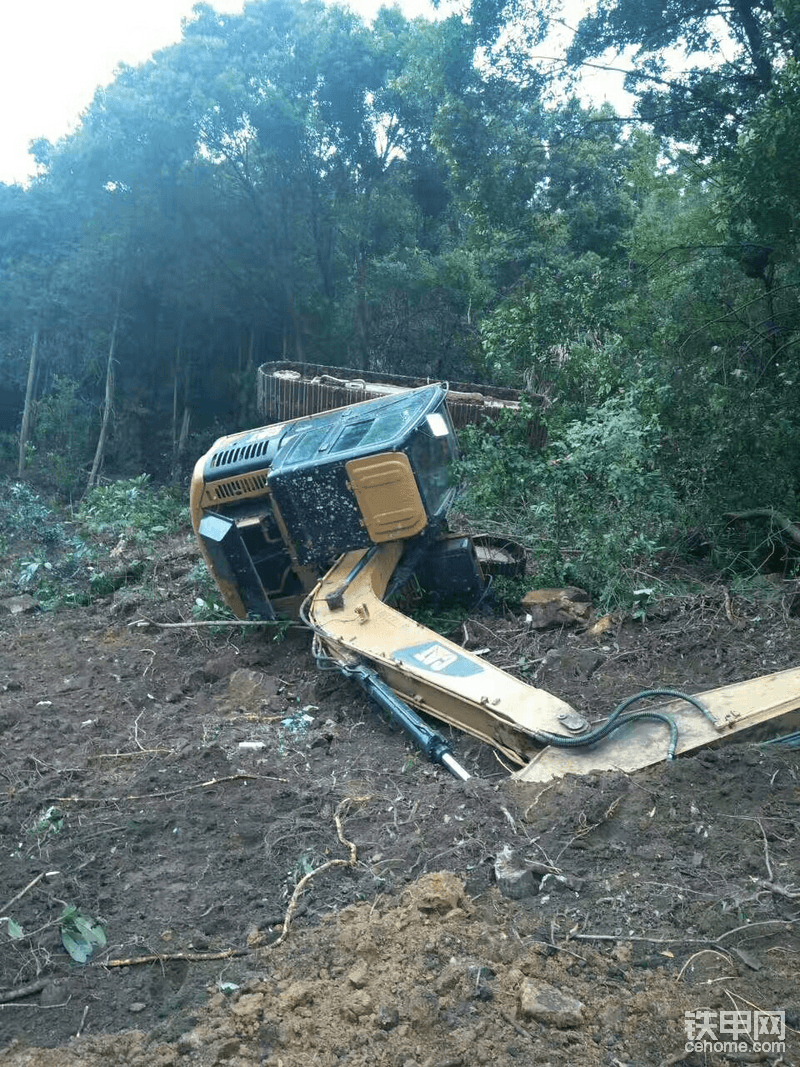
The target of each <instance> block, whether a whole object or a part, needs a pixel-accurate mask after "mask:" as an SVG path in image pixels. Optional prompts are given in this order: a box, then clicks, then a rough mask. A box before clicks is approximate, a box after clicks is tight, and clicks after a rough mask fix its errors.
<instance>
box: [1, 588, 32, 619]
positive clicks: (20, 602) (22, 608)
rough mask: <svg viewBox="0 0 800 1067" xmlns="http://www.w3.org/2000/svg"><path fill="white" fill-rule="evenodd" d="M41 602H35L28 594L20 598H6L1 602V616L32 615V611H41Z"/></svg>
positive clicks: (23, 594)
mask: <svg viewBox="0 0 800 1067" xmlns="http://www.w3.org/2000/svg"><path fill="white" fill-rule="evenodd" d="M39 607H40V605H39V601H38V600H34V598H33V597H32V596H30V595H29V594H28V593H22V594H21V595H20V596H10V597H6V599H5V600H0V614H6V615H30V613H31V612H32V611H38V610H39Z"/></svg>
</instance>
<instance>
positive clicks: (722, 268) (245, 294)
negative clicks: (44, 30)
mask: <svg viewBox="0 0 800 1067" xmlns="http://www.w3.org/2000/svg"><path fill="white" fill-rule="evenodd" d="M559 17H560V16H559V12H558V10H557V7H556V4H555V2H554V0H509V2H508V3H503V2H502V0H472V4H471V6H470V7H469V8H468V9H466V10H465V11H464V12H463V13H461V14H457V15H455V14H453V15H450V16H449V17H443V18H441V19H439V20H437V21H427V20H424V19H408V18H406V17H405V16H404V15H403V14H402V13H401V12H400V10H399V9H398V8H384V9H383V10H381V11H380V13H379V14H378V15H377V17H376V18H375V20H374V22H373V23H372V24H368V23H366V22H365V21H363V20H362V19H360V18H359V17H358V16H357V15H355V14H353V13H351V12H350V11H349V10H347V9H345V8H343V7H339V6H336V5H325V4H322V3H321V2H319V0H307V2H305V3H299V2H297V0H291V2H289V0H251V2H250V3H248V4H246V6H245V8H244V11H243V13H242V14H240V15H223V14H219V13H217V12H215V11H214V10H213V9H212V8H210V7H208V6H206V5H204V4H199V5H198V6H197V7H196V8H195V9H194V15H193V17H192V18H191V19H190V20H188V21H187V23H186V24H185V27H184V34H183V39H182V40H181V41H180V42H179V43H178V44H176V45H174V46H173V47H170V48H168V49H165V50H164V51H162V52H159V53H157V54H155V55H154V56H153V57H152V59H151V60H150V61H148V62H147V63H145V64H143V65H142V66H140V67H137V68H132V67H123V68H122V69H120V70H119V72H118V75H117V77H116V78H115V80H114V82H113V83H112V84H110V85H108V86H107V87H105V88H103V89H100V90H98V92H97V94H96V96H95V98H94V100H93V102H92V104H91V106H90V107H89V108H88V109H87V111H86V112H85V114H84V115H83V116H82V119H81V122H80V125H79V127H78V128H77V129H76V130H75V132H74V133H72V134H71V135H70V136H68V137H66V138H65V139H64V140H63V141H61V142H59V143H57V144H51V143H49V142H46V141H40V142H37V143H36V145H35V155H36V159H37V162H38V166H39V173H38V177H37V178H35V179H34V180H33V181H32V182H31V184H30V185H29V186H28V187H26V188H23V187H20V186H16V185H3V184H0V419H1V420H2V421H1V422H0V431H2V433H0V454H2V461H3V464H4V467H5V469H6V471H7V473H9V474H13V475H16V476H17V477H18V478H23V477H30V478H32V479H38V480H39V482H40V483H44V484H48V485H49V486H51V487H56V488H58V489H59V490H60V491H62V492H63V493H64V494H66V495H72V496H73V497H76V496H79V495H80V494H81V493H82V491H83V490H84V489H85V487H86V486H87V484H94V483H97V482H98V480H99V479H100V478H101V477H102V476H106V477H110V476H116V475H133V474H137V473H139V472H142V471H146V472H148V473H151V474H152V475H153V476H154V477H156V478H158V479H162V480H168V479H170V478H172V479H174V480H177V481H180V479H181V478H185V474H186V471H187V469H188V465H189V464H190V463H191V460H192V459H193V458H194V457H195V456H196V455H198V454H199V453H200V452H201V451H202V450H203V448H204V447H205V446H206V445H207V443H208V442H209V441H210V440H211V439H212V438H213V436H215V435H216V434H219V433H220V432H231V431H233V430H236V429H242V428H245V427H246V426H248V425H252V424H253V423H254V422H255V421H257V419H258V415H257V412H256V410H255V368H256V367H257V366H258V365H259V364H260V363H262V362H265V361H271V360H281V359H290V360H296V361H308V362H312V363H324V364H332V365H337V366H348V367H356V368H364V369H369V370H375V371H391V372H395V373H405V374H415V375H429V376H432V377H434V378H441V379H460V380H467V381H485V382H488V383H494V384H498V385H510V386H514V387H517V388H521V389H525V390H527V391H528V392H529V393H530V396H531V404H533V405H536V406H537V407H538V408H539V409H540V410H541V418H542V419H543V420H544V421H545V422H546V425H547V433H548V438H547V444H546V446H545V447H543V448H542V447H539V448H538V449H536V450H533V449H532V448H531V447H530V442H529V440H528V435H527V433H526V427H527V425H528V424H527V421H526V419H525V417H524V415H523V417H521V418H516V419H509V420H508V421H507V422H506V423H499V424H497V426H496V427H495V429H494V431H493V432H490V433H475V434H473V435H471V436H470V435H467V436H466V439H465V442H464V444H465V458H464V460H463V465H462V466H463V471H462V473H463V474H464V476H465V477H466V480H467V483H468V485H469V487H470V492H471V495H470V499H469V507H470V508H471V509H472V512H473V514H474V515H476V516H478V517H482V518H483V520H484V521H485V522H486V523H497V524H498V525H504V526H505V527H506V528H507V529H509V530H511V531H513V532H514V533H515V534H516V535H517V536H518V537H520V538H521V539H523V540H526V542H527V543H529V544H532V543H536V544H537V545H538V546H539V556H540V577H541V579H542V580H543V581H567V580H574V581H579V582H581V583H582V584H584V585H585V586H586V587H588V588H589V589H590V590H591V591H592V593H593V595H595V596H597V597H599V598H600V599H602V600H603V601H605V602H609V603H611V602H613V601H614V600H615V599H620V598H624V597H625V596H628V597H629V596H630V595H631V592H632V590H633V589H634V588H636V587H639V586H643V585H645V584H646V581H645V578H646V577H647V575H652V574H654V568H655V562H654V561H656V560H657V558H659V554H663V552H664V551H665V550H667V549H669V550H671V551H684V550H685V551H690V550H694V551H705V552H709V553H712V554H714V553H721V554H720V555H719V565H720V566H723V565H725V566H728V565H730V563H731V560H732V559H733V558H734V556H736V557H737V558H738V559H739V560H740V562H741V561H742V560H744V566H745V569H746V568H747V567H750V568H752V569H756V568H757V567H758V566H760V565H761V564H762V563H763V560H762V559H761V558H760V557H759V555H758V553H759V551H761V550H760V549H759V548H758V546H759V545H761V546H762V547H763V546H766V547H767V548H769V547H774V542H775V539H778V540H782V541H786V542H789V544H790V545H791V543H792V542H793V541H795V542H796V541H800V529H798V527H797V526H795V525H794V524H793V523H792V522H791V521H790V520H791V519H792V518H793V517H794V518H799V517H800V514H799V513H800V506H798V494H800V262H798V251H800V248H799V242H800V231H798V224H799V223H800V182H799V181H798V178H797V176H798V174H800V66H798V62H799V61H800V2H798V0H736V2H735V3H732V4H723V3H720V2H718V0H700V2H699V3H698V2H693V3H689V2H688V0H672V2H670V3H666V2H665V0H646V2H642V0H600V2H599V5H598V6H597V8H596V9H595V10H594V11H593V12H592V13H590V14H588V15H586V16H585V17H584V18H583V19H582V21H580V23H579V24H578V25H577V27H573V31H572V35H571V40H570V42H569V44H568V46H567V48H566V51H565V52H564V54H563V56H561V57H560V58H558V57H556V61H555V62H554V61H553V59H552V57H551V58H549V59H547V58H544V57H543V56H542V55H541V53H543V52H544V51H546V50H547V49H546V48H544V47H543V42H545V41H546V40H547V39H548V34H549V32H550V30H551V28H552V27H553V25H554V24H555V23H556V21H558V20H559ZM610 57H611V58H610ZM604 64H605V65H607V66H612V67H617V68H619V67H625V69H626V70H628V74H627V76H626V88H627V89H628V91H629V92H630V93H631V94H632V100H633V104H632V108H631V111H630V113H629V114H625V115H617V114H615V112H614V111H613V109H612V108H610V107H609V106H607V105H606V106H603V107H601V108H599V109H598V108H592V107H587V106H585V105H584V104H582V103H581V97H580V96H579V95H578V91H577V89H576V87H577V86H578V85H579V79H580V76H581V72H582V70H584V69H585V68H586V67H587V66H588V67H590V68H591V69H594V68H596V67H597V66H603V65H604ZM754 510H758V511H759V515H757V516H751V517H749V518H747V519H745V520H742V523H741V524H740V526H739V527H736V529H738V530H739V534H738V535H737V536H738V537H739V541H740V542H741V525H742V524H743V525H744V526H745V527H746V528H747V529H748V532H749V536H750V539H751V541H752V546H751V547H752V549H753V551H752V552H749V553H748V552H747V551H743V549H742V544H741V543H738V544H736V545H734V548H735V551H734V552H733V555H732V554H731V551H733V550H731V551H728V549H730V545H729V544H728V543H729V542H733V541H736V538H735V537H734V536H733V533H732V532H731V531H732V529H733V527H732V524H731V519H730V515H731V513H739V514H740V513H742V512H749V511H754ZM773 534H774V537H773ZM768 542H769V544H767V543H768ZM726 545H728V548H727V549H726ZM726 551H727V552H728V554H727V555H725V552H726ZM763 554H764V552H762V555H763ZM715 558H716V557H715ZM782 558H784V557H782ZM784 564H785V558H784ZM789 565H790V566H791V565H792V564H791V560H790V561H789ZM645 592H646V590H645Z"/></svg>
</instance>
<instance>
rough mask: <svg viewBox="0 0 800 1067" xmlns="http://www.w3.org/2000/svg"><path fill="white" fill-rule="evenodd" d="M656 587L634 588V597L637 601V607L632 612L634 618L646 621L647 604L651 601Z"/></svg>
mask: <svg viewBox="0 0 800 1067" xmlns="http://www.w3.org/2000/svg"><path fill="white" fill-rule="evenodd" d="M654 592H655V590H654V589H634V590H633V597H634V600H635V601H636V607H635V608H634V609H633V611H632V612H631V618H632V619H639V620H640V621H641V622H642V623H644V622H645V621H646V619H647V605H648V604H649V603H650V597H652V595H653V593H654Z"/></svg>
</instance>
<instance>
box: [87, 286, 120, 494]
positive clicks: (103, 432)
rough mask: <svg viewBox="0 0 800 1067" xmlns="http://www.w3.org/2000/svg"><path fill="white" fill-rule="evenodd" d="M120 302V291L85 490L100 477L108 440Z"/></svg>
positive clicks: (112, 403)
mask: <svg viewBox="0 0 800 1067" xmlns="http://www.w3.org/2000/svg"><path fill="white" fill-rule="evenodd" d="M121 301H122V290H121V289H120V291H119V292H118V293H117V310H116V312H115V313H114V325H113V327H112V329H111V340H110V342H109V345H108V362H107V363H106V396H105V403H104V405H103V421H102V422H101V423H100V436H99V437H98V439H97V448H96V449H95V453H94V462H93V463H92V469H91V471H90V473H89V481H88V482H87V483H86V488H87V489H91V488H92V486H93V485H97V481H98V478H99V476H100V468H101V467H102V465H103V459H104V457H105V451H106V440H107V439H108V424H109V422H110V421H111V411H112V409H113V407H114V353H115V351H116V348H117V329H118V327H119V308H120V303H121Z"/></svg>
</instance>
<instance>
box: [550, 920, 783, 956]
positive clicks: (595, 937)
mask: <svg viewBox="0 0 800 1067" xmlns="http://www.w3.org/2000/svg"><path fill="white" fill-rule="evenodd" d="M799 922H800V918H798V919H763V920H761V921H759V922H757V923H745V925H744V926H735V927H734V928H733V929H732V930H726V931H725V933H723V934H720V935H719V937H717V938H713V937H647V936H646V935H645V934H570V935H569V938H568V940H570V941H646V942H648V943H649V944H651V945H718V944H719V942H720V941H721V940H722V939H723V938H724V937H732V936H733V935H734V934H740V933H742V932H743V931H744V930H752V929H754V928H755V927H756V926H784V927H786V926H794V924H795V923H799ZM723 951H724V950H723Z"/></svg>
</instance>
